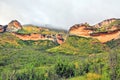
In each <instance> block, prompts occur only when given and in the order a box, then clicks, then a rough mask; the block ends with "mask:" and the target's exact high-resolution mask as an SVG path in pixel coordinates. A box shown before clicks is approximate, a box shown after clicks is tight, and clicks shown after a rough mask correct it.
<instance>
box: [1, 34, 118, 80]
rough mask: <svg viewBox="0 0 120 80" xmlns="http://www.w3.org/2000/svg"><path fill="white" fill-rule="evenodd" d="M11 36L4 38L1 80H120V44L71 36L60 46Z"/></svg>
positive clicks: (2, 39)
mask: <svg viewBox="0 0 120 80" xmlns="http://www.w3.org/2000/svg"><path fill="white" fill-rule="evenodd" d="M9 36H10V34H9V33H5V34H4V35H0V37H1V38H0V43H1V44H0V80H66V79H68V80H77V79H78V80H119V79H120V68H119V67H120V65H119V64H120V60H119V59H120V54H119V53H120V48H119V47H115V46H117V45H114V44H117V42H118V43H119V41H116V42H114V41H112V42H109V43H107V45H106V44H101V43H100V42H99V41H98V40H95V39H91V38H84V37H77V36H70V37H68V39H67V40H66V42H65V43H64V44H62V45H58V44H55V43H54V42H52V41H48V40H45V41H22V40H19V39H18V38H16V37H14V36H11V37H12V38H10V37H9ZM8 44H9V45H8ZM107 46H109V47H107ZM113 47H115V48H114V49H113ZM74 54H76V55H74ZM113 64H114V65H113Z"/></svg>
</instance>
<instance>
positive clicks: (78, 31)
mask: <svg viewBox="0 0 120 80" xmlns="http://www.w3.org/2000/svg"><path fill="white" fill-rule="evenodd" d="M115 20H118V19H115V18H113V19H108V20H104V21H103V22H101V23H99V24H98V25H96V26H91V28H90V27H88V26H86V25H85V24H77V25H74V26H72V27H71V28H70V30H69V34H70V35H76V36H83V37H92V38H96V39H98V40H99V41H100V42H102V43H106V42H108V41H110V40H113V39H118V38H120V24H119V23H117V25H116V24H115V25H112V26H107V30H106V31H105V32H97V31H96V32H95V30H94V29H97V28H100V27H101V26H103V25H109V24H110V23H112V22H114V21H115ZM92 28H94V29H92ZM105 28H106V27H105Z"/></svg>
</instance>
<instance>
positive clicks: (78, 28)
mask: <svg viewBox="0 0 120 80" xmlns="http://www.w3.org/2000/svg"><path fill="white" fill-rule="evenodd" d="M91 32H92V30H90V29H88V28H87V27H86V26H85V25H75V26H72V27H71V28H70V31H69V34H71V35H78V36H85V37H90V33H91Z"/></svg>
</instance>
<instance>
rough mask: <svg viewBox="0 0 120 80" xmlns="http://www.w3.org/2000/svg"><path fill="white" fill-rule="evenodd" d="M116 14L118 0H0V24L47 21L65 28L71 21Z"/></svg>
mask: <svg viewBox="0 0 120 80" xmlns="http://www.w3.org/2000/svg"><path fill="white" fill-rule="evenodd" d="M107 18H120V0H0V24H2V25H5V24H8V23H9V22H10V21H11V20H15V19H16V20H18V21H19V22H20V23H22V24H35V25H39V24H51V25H55V26H57V27H58V28H64V29H69V27H71V26H72V25H73V24H78V23H84V22H88V23H90V24H95V23H98V22H100V21H102V20H104V19H107Z"/></svg>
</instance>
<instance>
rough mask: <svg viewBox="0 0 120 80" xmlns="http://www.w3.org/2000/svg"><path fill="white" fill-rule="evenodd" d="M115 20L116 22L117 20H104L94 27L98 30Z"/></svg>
mask: <svg viewBox="0 0 120 80" xmlns="http://www.w3.org/2000/svg"><path fill="white" fill-rule="evenodd" d="M116 20H118V19H116V18H111V19H106V20H104V21H102V22H100V23H98V24H96V25H94V27H96V28H99V27H101V26H105V25H109V24H111V23H112V22H114V21H116Z"/></svg>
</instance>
